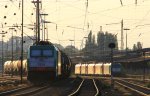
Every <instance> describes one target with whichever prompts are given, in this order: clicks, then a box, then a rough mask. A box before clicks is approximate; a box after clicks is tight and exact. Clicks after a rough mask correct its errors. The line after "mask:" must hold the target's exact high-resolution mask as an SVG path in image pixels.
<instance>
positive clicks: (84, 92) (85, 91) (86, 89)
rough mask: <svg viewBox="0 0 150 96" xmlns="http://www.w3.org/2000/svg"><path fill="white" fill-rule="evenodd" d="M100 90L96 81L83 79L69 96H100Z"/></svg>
mask: <svg viewBox="0 0 150 96" xmlns="http://www.w3.org/2000/svg"><path fill="white" fill-rule="evenodd" d="M98 95H99V89H98V87H97V85H96V83H95V80H94V79H83V80H82V81H81V83H80V84H79V86H78V88H77V89H76V90H75V91H74V92H72V93H71V94H69V95H68V96H98Z"/></svg>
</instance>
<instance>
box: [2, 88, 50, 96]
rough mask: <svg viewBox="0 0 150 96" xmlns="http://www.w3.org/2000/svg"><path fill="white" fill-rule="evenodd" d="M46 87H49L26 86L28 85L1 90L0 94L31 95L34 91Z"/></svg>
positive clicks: (4, 95)
mask: <svg viewBox="0 0 150 96" xmlns="http://www.w3.org/2000/svg"><path fill="white" fill-rule="evenodd" d="M48 87H49V85H45V86H28V87H23V88H17V89H13V90H9V91H5V92H1V93H0V96H28V95H32V94H34V93H36V92H39V91H42V90H44V89H46V88H48Z"/></svg>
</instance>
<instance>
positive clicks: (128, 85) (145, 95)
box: [115, 79, 150, 96]
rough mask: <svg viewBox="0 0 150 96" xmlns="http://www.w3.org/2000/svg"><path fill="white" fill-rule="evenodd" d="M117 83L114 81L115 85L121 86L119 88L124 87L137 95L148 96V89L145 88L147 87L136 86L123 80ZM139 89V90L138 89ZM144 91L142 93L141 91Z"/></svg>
mask: <svg viewBox="0 0 150 96" xmlns="http://www.w3.org/2000/svg"><path fill="white" fill-rule="evenodd" d="M117 80H118V81H115V82H116V83H117V84H119V85H121V86H124V87H126V88H128V89H130V90H132V91H134V92H136V93H138V94H140V95H141V96H148V95H150V94H149V93H150V88H147V87H144V86H140V85H137V84H134V83H131V82H127V81H124V80H119V79H117ZM138 88H139V89H138ZM143 90H144V91H143Z"/></svg>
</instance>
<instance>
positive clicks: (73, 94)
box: [68, 79, 84, 96]
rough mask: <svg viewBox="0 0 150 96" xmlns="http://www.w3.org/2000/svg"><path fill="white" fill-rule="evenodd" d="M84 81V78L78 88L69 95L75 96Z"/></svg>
mask: <svg viewBox="0 0 150 96" xmlns="http://www.w3.org/2000/svg"><path fill="white" fill-rule="evenodd" d="M83 82H84V79H83V80H82V82H81V83H80V85H79V86H78V88H77V90H75V91H74V92H73V93H71V94H69V95H68V96H75V95H76V94H77V93H78V92H79V90H80V88H81V86H82V84H83Z"/></svg>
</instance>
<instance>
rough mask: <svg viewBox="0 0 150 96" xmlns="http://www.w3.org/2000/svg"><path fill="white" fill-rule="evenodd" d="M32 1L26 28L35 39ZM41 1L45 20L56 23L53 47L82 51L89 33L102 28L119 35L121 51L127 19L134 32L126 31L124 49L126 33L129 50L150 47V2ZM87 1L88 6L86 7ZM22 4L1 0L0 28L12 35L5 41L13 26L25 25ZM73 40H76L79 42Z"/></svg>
mask: <svg viewBox="0 0 150 96" xmlns="http://www.w3.org/2000/svg"><path fill="white" fill-rule="evenodd" d="M31 1H32V0H24V25H25V26H26V27H25V28H24V32H25V34H27V35H29V36H32V35H34V31H33V30H31V29H29V28H33V26H29V24H32V25H33V24H34V22H35V5H34V4H33V3H31ZM34 1H35V0H34ZM41 1H42V6H41V8H42V9H41V11H40V12H41V13H46V14H48V16H45V19H46V21H49V22H52V23H47V25H46V26H48V39H50V41H51V42H52V43H59V44H61V45H63V46H67V45H71V44H72V45H74V44H75V46H76V47H77V48H78V49H80V47H81V45H82V44H83V45H84V44H85V38H84V37H87V36H88V34H89V31H90V30H92V32H93V34H95V35H96V34H97V33H98V31H99V30H100V26H102V30H103V31H104V32H106V31H107V32H109V33H112V34H117V39H118V43H119V48H120V43H121V42H120V41H121V20H122V19H123V21H124V28H128V29H130V30H128V31H125V30H124V48H125V35H126V32H127V36H128V38H127V41H128V45H127V46H128V47H129V48H132V47H133V44H136V43H137V42H141V43H142V45H143V48H148V47H150V42H149V36H150V30H149V29H150V28H149V27H150V0H137V4H135V0H122V4H121V2H120V0H41ZM87 1H88V6H86V5H87ZM21 2H22V0H0V11H1V12H0V23H1V25H0V28H1V30H4V31H8V35H7V36H5V38H4V39H5V41H6V40H8V38H10V37H11V33H12V30H9V27H10V26H12V25H13V24H18V25H20V24H21ZM14 13H15V14H16V15H14ZM32 13H33V15H32ZM4 16H6V18H4ZM42 18H44V17H42ZM5 23H7V24H5ZM56 26H57V27H56ZM88 26H89V27H88ZM16 30H17V32H15V33H14V35H17V36H20V35H21V31H20V30H19V29H16ZM25 34H24V35H25ZM25 36H26V35H25ZM70 40H75V42H72V41H70ZM82 42H83V43H82Z"/></svg>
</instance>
